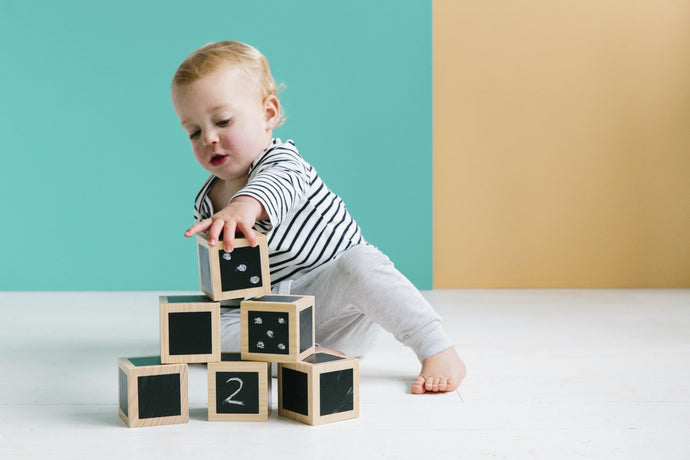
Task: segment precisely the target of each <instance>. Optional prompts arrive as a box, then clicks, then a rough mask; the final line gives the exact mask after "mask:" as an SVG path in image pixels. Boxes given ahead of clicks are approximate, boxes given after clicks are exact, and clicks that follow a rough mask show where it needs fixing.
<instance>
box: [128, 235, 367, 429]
mask: <svg viewBox="0 0 690 460" xmlns="http://www.w3.org/2000/svg"><path fill="white" fill-rule="evenodd" d="M257 237H258V240H259V244H258V245H257V246H255V247H251V246H249V242H248V241H247V240H246V239H245V238H236V239H235V243H236V244H235V249H234V250H233V251H232V252H231V253H226V252H225V251H224V250H223V249H222V244H219V245H218V246H217V247H212V246H210V245H209V244H208V235H206V234H201V235H198V236H197V251H198V256H199V279H200V285H201V291H202V292H203V293H204V294H205V295H193V296H162V297H160V299H159V304H160V331H161V337H160V346H161V352H160V356H153V357H138V358H120V359H119V360H118V368H119V372H118V376H119V396H120V397H119V401H120V417H121V418H122V419H123V420H124V421H125V423H126V424H127V425H128V426H130V427H139V426H153V425H167V424H175V423H187V422H188V421H189V405H188V378H187V374H188V369H187V364H189V363H207V364H208V366H207V367H208V420H209V421H266V420H268V418H269V415H270V412H271V387H272V380H273V379H272V376H271V363H278V413H279V415H280V416H282V417H287V418H290V419H293V420H297V421H300V422H303V423H307V424H310V425H320V424H324V423H331V422H336V421H340V420H346V419H351V418H356V417H358V416H359V363H358V361H357V359H354V358H350V357H344V356H340V355H335V354H330V353H322V352H319V353H315V344H314V297H313V296H308V295H304V296H301V295H300V296H297V295H272V294H271V282H270V270H269V263H268V243H267V240H266V236H265V235H263V234H261V233H257ZM218 248H221V249H218ZM237 299H240V300H241V299H245V300H242V301H241V303H240V327H241V340H242V342H241V352H240V353H221V351H220V348H221V345H220V343H221V341H220V309H221V303H222V302H224V301H232V300H235V301H236V300H237Z"/></svg>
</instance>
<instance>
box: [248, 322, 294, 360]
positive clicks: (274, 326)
mask: <svg viewBox="0 0 690 460" xmlns="http://www.w3.org/2000/svg"><path fill="white" fill-rule="evenodd" d="M289 316H290V315H289V313H288V312H279V311H275V312H274V311H249V312H248V314H247V318H248V325H247V334H248V342H249V343H248V349H249V351H250V352H251V353H271V354H278V355H289V354H290V329H289V328H290V325H289V324H288V319H289Z"/></svg>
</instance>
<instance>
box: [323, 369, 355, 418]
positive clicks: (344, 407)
mask: <svg viewBox="0 0 690 460" xmlns="http://www.w3.org/2000/svg"><path fill="white" fill-rule="evenodd" d="M320 389H321V405H320V407H321V410H320V412H321V415H329V414H337V413H340V412H346V411H350V410H353V408H354V373H353V371H352V369H343V370H340V371H333V372H324V373H323V374H321V375H320Z"/></svg>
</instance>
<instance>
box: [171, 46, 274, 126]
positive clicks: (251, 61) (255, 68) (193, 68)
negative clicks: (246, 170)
mask: <svg viewBox="0 0 690 460" xmlns="http://www.w3.org/2000/svg"><path fill="white" fill-rule="evenodd" d="M225 65H231V66H233V67H234V68H236V69H237V70H239V71H240V72H242V73H243V74H244V76H245V77H246V78H248V79H249V80H251V81H253V82H254V83H256V84H257V86H258V87H259V89H260V90H261V98H262V100H265V99H266V98H267V97H269V96H276V97H278V90H279V89H282V87H283V86H284V85H282V84H281V85H280V86H278V85H277V84H276V81H275V79H274V78H273V75H272V74H271V68H270V66H269V65H268V60H267V59H266V57H265V56H264V55H263V54H261V52H260V51H259V50H257V49H256V48H254V47H253V46H250V45H247V44H246V43H242V42H238V41H232V40H226V41H220V42H213V43H208V44H206V45H204V46H202V47H201V48H199V49H197V50H196V51H193V52H192V53H191V54H190V55H189V56H187V58H186V59H185V60H184V61H182V64H180V66H179V67H178V68H177V71H175V75H174V76H173V79H172V84H171V86H172V88H173V89H174V88H175V87H178V86H183V85H186V84H189V83H194V82H195V81H197V80H200V79H201V78H203V77H205V76H207V75H209V74H211V73H213V72H215V71H216V70H218V69H219V68H221V67H222V66H225ZM284 121H285V116H284V114H283V107H282V105H281V106H280V121H279V122H278V125H277V126H280V125H281V124H282V123H283V122H284Z"/></svg>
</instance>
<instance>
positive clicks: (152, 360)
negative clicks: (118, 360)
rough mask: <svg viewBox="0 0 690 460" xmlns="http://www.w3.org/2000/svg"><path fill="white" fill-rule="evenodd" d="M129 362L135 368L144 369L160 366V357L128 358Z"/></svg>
mask: <svg viewBox="0 0 690 460" xmlns="http://www.w3.org/2000/svg"><path fill="white" fill-rule="evenodd" d="M128 359H129V362H130V363H132V364H133V365H134V366H135V367H145V366H160V365H161V364H162V363H161V357H160V356H144V357H141V358H128Z"/></svg>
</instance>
